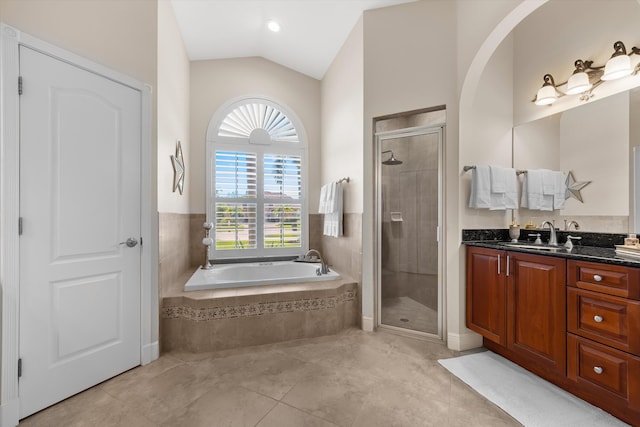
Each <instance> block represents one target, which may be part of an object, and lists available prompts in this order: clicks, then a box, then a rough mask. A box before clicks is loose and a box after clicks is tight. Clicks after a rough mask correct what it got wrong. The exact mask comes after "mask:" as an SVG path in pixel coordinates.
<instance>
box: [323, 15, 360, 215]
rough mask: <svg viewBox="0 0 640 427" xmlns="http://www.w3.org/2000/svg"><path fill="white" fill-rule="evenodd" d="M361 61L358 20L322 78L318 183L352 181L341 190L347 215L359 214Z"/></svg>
mask: <svg viewBox="0 0 640 427" xmlns="http://www.w3.org/2000/svg"><path fill="white" fill-rule="evenodd" d="M363 60H364V51H363V23H362V19H360V20H359V21H358V23H357V24H356V25H355V27H354V28H353V30H352V31H351V34H350V35H349V37H348V39H347V41H346V42H345V43H344V45H343V46H342V48H341V49H340V51H339V52H338V55H337V56H336V58H335V59H334V60H333V62H332V63H331V66H330V67H329V69H328V70H327V72H326V74H325V76H324V78H323V79H322V95H321V103H322V155H321V168H322V169H321V173H320V180H321V181H320V182H321V183H322V184H325V183H327V182H330V181H336V180H338V179H340V178H343V177H349V178H350V179H351V181H350V182H349V183H348V184H347V185H346V186H345V190H344V211H345V212H347V213H362V191H363V179H362V178H363V174H362V167H363V162H362V138H363V120H364V117H363V114H364V81H363V79H364V69H363V67H364V64H363Z"/></svg>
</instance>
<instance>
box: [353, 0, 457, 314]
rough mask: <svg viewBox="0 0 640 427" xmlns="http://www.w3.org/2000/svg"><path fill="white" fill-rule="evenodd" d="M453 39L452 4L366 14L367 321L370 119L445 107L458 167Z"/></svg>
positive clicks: (453, 189) (453, 188) (449, 149)
mask: <svg viewBox="0 0 640 427" xmlns="http://www.w3.org/2000/svg"><path fill="white" fill-rule="evenodd" d="M447 40H449V41H451V43H447V42H446V41H447ZM455 40H456V4H455V3H454V2H443V1H420V2H415V3H409V4H405V5H399V6H395V7H390V8H384V9H377V10H370V11H367V12H365V14H364V106H365V107H364V139H363V148H362V150H363V153H364V155H363V160H364V168H363V171H364V182H365V185H364V199H363V211H364V214H363V221H362V227H363V231H362V236H363V238H362V247H363V266H362V269H363V279H362V280H363V285H362V286H363V289H362V296H363V306H362V311H363V313H362V315H363V322H372V319H373V310H374V305H373V304H374V298H373V293H374V279H373V278H374V268H375V264H374V251H373V235H374V232H375V227H374V223H373V211H374V198H373V195H374V178H373V176H374V175H373V147H374V144H373V132H372V121H373V118H374V117H379V116H384V115H388V114H393V113H398V112H404V111H411V110H416V109H421V108H428V107H435V106H438V105H446V107H447V112H446V114H447V124H448V126H447V129H446V141H445V158H446V159H447V170H448V171H451V170H452V169H453V170H456V169H457V148H456V147H457V144H458V131H457V120H458V108H457V103H458V102H457V96H456V95H457V85H456V80H455V78H452V76H455V75H456V73H457V68H456V49H455ZM451 165H453V167H451ZM446 180H447V181H446V184H445V185H446V194H448V195H455V194H457V191H458V187H457V181H449V173H448V174H447V178H446ZM452 184H454V185H452ZM452 199H455V196H454V197H451V196H449V197H447V198H446V201H445V204H446V209H447V212H456V211H457V200H452ZM447 227H454V228H453V229H452V232H453V230H454V229H455V228H456V225H455V224H447ZM453 240H455V238H454V239H453ZM365 325H366V323H365Z"/></svg>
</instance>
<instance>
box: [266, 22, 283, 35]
mask: <svg viewBox="0 0 640 427" xmlns="http://www.w3.org/2000/svg"><path fill="white" fill-rule="evenodd" d="M267 28H268V29H270V30H271V31H273V32H274V33H277V32H278V31H280V24H278V23H277V22H276V21H269V22H267Z"/></svg>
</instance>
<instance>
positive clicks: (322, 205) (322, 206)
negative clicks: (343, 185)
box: [318, 184, 327, 213]
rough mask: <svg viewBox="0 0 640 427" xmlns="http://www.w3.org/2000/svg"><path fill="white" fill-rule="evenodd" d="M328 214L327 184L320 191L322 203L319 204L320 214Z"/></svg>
mask: <svg viewBox="0 0 640 427" xmlns="http://www.w3.org/2000/svg"><path fill="white" fill-rule="evenodd" d="M325 212H327V184H325V185H323V186H322V188H321V189H320V201H319V202H318V213H325Z"/></svg>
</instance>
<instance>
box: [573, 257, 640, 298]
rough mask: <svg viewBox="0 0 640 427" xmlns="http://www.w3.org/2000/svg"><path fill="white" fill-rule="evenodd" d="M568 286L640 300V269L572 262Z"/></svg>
mask: <svg viewBox="0 0 640 427" xmlns="http://www.w3.org/2000/svg"><path fill="white" fill-rule="evenodd" d="M567 273H568V274H567V285H569V286H573V287H576V288H581V289H588V290H590V291H596V292H603V293H605V294H609V295H615V296H619V297H625V298H633V299H640V269H638V268H633V267H623V266H620V265H610V264H601V263H595V262H586V261H575V260H571V261H569V262H568V263H567Z"/></svg>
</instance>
